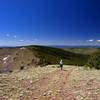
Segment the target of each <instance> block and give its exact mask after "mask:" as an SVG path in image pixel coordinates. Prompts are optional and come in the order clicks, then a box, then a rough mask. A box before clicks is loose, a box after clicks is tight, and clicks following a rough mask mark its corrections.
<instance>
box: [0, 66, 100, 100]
mask: <svg viewBox="0 0 100 100" xmlns="http://www.w3.org/2000/svg"><path fill="white" fill-rule="evenodd" d="M57 66H58V65H49V66H45V67H43V68H41V67H37V68H35V67H31V68H29V69H27V70H22V71H16V72H12V73H6V74H1V75H0V100H99V99H100V70H84V69H83V68H82V67H77V66H66V65H65V66H64V70H63V71H61V70H60V69H59V68H57Z"/></svg>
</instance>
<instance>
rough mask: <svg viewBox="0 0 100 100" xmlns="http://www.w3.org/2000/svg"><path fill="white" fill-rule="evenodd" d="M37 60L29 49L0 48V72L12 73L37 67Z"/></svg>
mask: <svg viewBox="0 0 100 100" xmlns="http://www.w3.org/2000/svg"><path fill="white" fill-rule="evenodd" d="M38 62H39V59H38V58H36V57H35V55H34V54H33V52H31V51H30V50H29V49H27V48H24V47H20V48H1V49H0V72H1V73H3V72H12V71H13V70H21V69H24V68H29V67H31V66H33V65H34V66H35V65H37V64H38Z"/></svg>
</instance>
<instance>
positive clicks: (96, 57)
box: [86, 52, 100, 69]
mask: <svg viewBox="0 0 100 100" xmlns="http://www.w3.org/2000/svg"><path fill="white" fill-rule="evenodd" d="M86 66H87V67H89V68H90V69H92V68H95V69H100V52H97V53H94V54H93V55H91V57H90V59H89V61H88V63H87V64H86Z"/></svg>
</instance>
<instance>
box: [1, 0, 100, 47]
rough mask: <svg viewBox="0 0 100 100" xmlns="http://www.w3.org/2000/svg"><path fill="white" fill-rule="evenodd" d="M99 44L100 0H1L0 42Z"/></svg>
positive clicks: (12, 43)
mask: <svg viewBox="0 0 100 100" xmlns="http://www.w3.org/2000/svg"><path fill="white" fill-rule="evenodd" d="M28 44H36V45H37V44H38V45H100V2H99V0H0V45H1V46H2V45H6V46H9V45H13V46H14V45H28Z"/></svg>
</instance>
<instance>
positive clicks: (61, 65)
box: [60, 59, 63, 70]
mask: <svg viewBox="0 0 100 100" xmlns="http://www.w3.org/2000/svg"><path fill="white" fill-rule="evenodd" d="M60 67H61V70H62V68H63V60H62V59H61V60H60Z"/></svg>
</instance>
